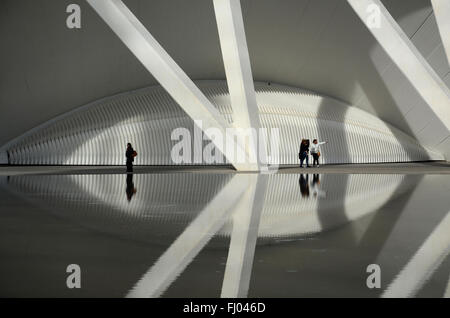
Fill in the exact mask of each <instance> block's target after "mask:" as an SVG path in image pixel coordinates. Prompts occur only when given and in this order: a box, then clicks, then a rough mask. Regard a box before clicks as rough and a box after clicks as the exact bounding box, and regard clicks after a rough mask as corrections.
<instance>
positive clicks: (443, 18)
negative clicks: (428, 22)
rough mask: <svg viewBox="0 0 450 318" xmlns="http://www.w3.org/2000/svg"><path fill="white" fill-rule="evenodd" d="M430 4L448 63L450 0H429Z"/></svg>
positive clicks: (449, 53) (449, 51)
mask: <svg viewBox="0 0 450 318" xmlns="http://www.w3.org/2000/svg"><path fill="white" fill-rule="evenodd" d="M431 4H432V5H433V11H434V16H435V17H436V22H437V25H438V28H439V33H440V34H441V39H442V44H443V45H444V49H445V52H446V53H447V61H448V63H449V65H450V1H449V0H431Z"/></svg>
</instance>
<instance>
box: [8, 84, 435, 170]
mask: <svg viewBox="0 0 450 318" xmlns="http://www.w3.org/2000/svg"><path fill="white" fill-rule="evenodd" d="M197 84H198V86H199V87H200V89H201V90H202V91H203V92H204V93H205V95H206V96H207V97H208V98H209V99H210V100H211V101H212V103H213V104H214V105H215V106H216V107H217V109H218V110H219V111H220V112H221V113H222V114H223V116H224V117H225V118H226V119H227V121H228V122H230V123H232V122H233V118H232V109H231V105H230V101H229V95H228V91H227V87H226V83H225V82H224V81H201V82H198V83H197ZM255 89H256V95H257V102H258V107H259V111H260V119H261V123H262V125H263V127H265V128H269V129H273V128H277V129H279V132H280V137H281V138H280V139H281V140H280V147H279V156H278V157H272V158H271V163H272V164H281V165H283V164H295V163H297V162H298V155H297V153H298V149H299V143H300V140H301V139H302V138H309V139H311V140H312V139H314V138H317V139H319V140H326V141H328V142H329V143H328V144H327V145H324V146H322V153H323V154H324V156H322V158H323V159H322V160H323V161H322V162H325V163H376V162H406V161H422V160H429V159H442V158H443V157H442V155H440V154H438V153H437V152H434V151H433V150H430V149H425V148H424V147H422V146H421V145H419V143H418V142H417V141H415V140H414V139H413V138H411V137H410V136H408V135H406V134H404V133H403V132H401V131H400V130H398V129H396V128H395V127H392V126H390V125H389V124H387V123H385V122H383V121H381V120H380V119H378V118H377V117H375V116H373V115H371V114H369V113H367V112H365V111H363V110H361V109H358V108H355V107H351V106H348V105H345V104H343V103H341V102H339V101H337V100H334V99H331V98H327V97H322V96H319V95H317V94H314V93H311V92H308V91H305V90H301V89H298V88H292V87H286V86H280V85H273V84H272V85H269V84H268V83H255ZM180 127H184V128H187V129H188V130H189V131H190V132H191V136H192V137H193V136H194V133H193V130H194V122H193V120H192V119H191V118H189V117H188V116H187V115H186V114H185V113H184V112H183V111H182V109H181V108H180V107H179V106H178V105H177V104H176V103H175V102H174V101H173V100H172V99H171V98H170V96H169V95H168V94H167V93H166V92H165V91H164V90H163V89H162V88H161V87H159V86H156V87H150V88H145V89H141V90H138V91H133V92H129V93H126V94H121V95H118V96H113V97H109V98H105V99H102V100H100V101H97V102H95V103H92V104H89V105H86V106H83V107H81V108H79V109H77V110H75V111H73V112H71V113H68V114H65V115H63V116H60V117H58V118H55V119H54V120H52V121H50V122H47V123H45V124H43V125H42V126H40V127H37V128H35V129H33V130H32V131H30V132H29V133H28V134H26V135H24V136H22V137H20V138H18V139H16V140H15V141H13V142H11V143H9V144H8V145H7V147H6V149H5V150H7V152H8V157H9V163H10V164H21V165H29V164H33V165H34V164H54V165H120V164H124V161H125V157H124V153H125V147H126V143H127V142H131V143H132V144H133V146H134V148H135V149H136V150H137V151H138V154H139V155H138V157H137V158H136V161H135V164H137V165H173V164H175V163H174V162H173V160H172V158H171V150H172V148H173V146H174V145H175V144H176V143H177V142H178V141H174V140H171V134H172V132H173V131H174V129H176V128H180ZM207 143H209V141H204V145H206V144H207ZM189 163H193V161H191V162H186V164H189Z"/></svg>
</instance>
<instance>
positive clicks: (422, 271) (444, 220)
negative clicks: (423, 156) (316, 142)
mask: <svg viewBox="0 0 450 318" xmlns="http://www.w3.org/2000/svg"><path fill="white" fill-rule="evenodd" d="M0 188H1V192H0V259H1V262H0V296H2V297H27V296H31V297H221V296H222V297H444V296H447V297H449V296H450V280H449V277H450V257H449V251H450V213H449V210H450V196H449V193H450V176H448V175H447V176H445V175H374V174H371V175H363V174H354V175H346V174H320V175H319V174H309V175H308V174H273V175H256V174H248V175H247V174H208V173H165V174H138V175H131V174H130V175H122V174H117V175H106V174H103V175H92V174H89V175H36V176H31V175H29V176H11V177H0ZM70 264H78V265H79V266H80V268H81V288H79V289H76V288H75V289H69V288H68V287H67V285H66V279H67V277H68V276H69V273H67V272H66V268H67V266H68V265H70ZM371 264H376V265H378V266H379V269H380V272H379V273H380V275H379V276H377V277H378V278H379V280H378V281H379V282H380V288H377V286H375V288H369V287H368V285H367V281H369V285H370V286H371V287H373V282H374V281H377V279H378V278H376V279H375V278H374V276H373V275H372V274H374V273H373V272H372V271H369V272H368V266H369V265H371ZM374 279H375V280H374ZM371 283H372V284H371Z"/></svg>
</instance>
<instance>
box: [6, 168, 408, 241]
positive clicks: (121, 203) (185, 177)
mask: <svg viewBox="0 0 450 318" xmlns="http://www.w3.org/2000/svg"><path fill="white" fill-rule="evenodd" d="M232 177H233V175H231V174H150V175H139V178H138V179H136V180H134V182H133V183H134V185H135V187H136V188H137V189H139V195H137V196H133V199H132V200H131V201H130V202H128V201H127V199H126V197H125V196H124V195H123V191H124V189H123V175H71V176H62V175H53V176H14V177H11V182H10V183H9V184H8V185H7V188H8V189H10V190H11V189H12V190H15V192H16V193H18V194H19V195H21V196H25V197H27V198H29V199H30V200H32V201H33V203H34V204H38V205H39V204H41V205H43V206H46V207H48V208H49V209H50V210H51V212H52V213H54V214H57V215H58V216H63V217H66V218H69V219H72V220H73V221H75V222H78V223H81V224H83V225H85V226H87V227H89V228H94V229H98V230H100V231H107V232H112V233H116V234H120V235H124V236H127V237H133V238H135V239H143V240H148V239H150V238H151V240H152V242H156V240H157V239H156V238H155V237H152V235H153V236H157V237H159V236H163V237H166V236H167V235H169V234H170V233H177V232H178V231H179V230H181V229H182V228H183V226H185V225H187V224H188V223H189V222H191V221H192V220H193V219H194V218H195V217H196V216H197V215H198V213H199V212H200V211H202V209H203V208H204V207H205V206H206V205H207V204H208V202H210V201H211V200H212V198H213V197H215V196H216V195H217V193H218V192H219V191H220V189H221V188H223V186H224V185H226V184H227V183H228V182H229V180H230V178H232ZM305 178H306V176H305ZM342 178H348V186H347V187H346V188H345V189H344V190H343V189H340V188H339V187H341V186H342V183H341V182H340V181H342ZM403 179H404V176H401V175H349V176H344V175H342V176H341V175H335V176H334V177H333V178H331V179H330V178H326V177H325V176H320V189H321V190H322V191H324V192H326V197H320V196H318V199H313V197H311V198H310V199H309V200H305V199H304V198H302V196H301V194H300V193H299V176H298V175H291V174H276V175H270V176H268V181H267V182H268V185H267V191H266V196H265V200H264V203H263V205H262V215H261V222H260V227H259V231H258V236H259V237H268V238H270V237H286V236H302V235H311V234H312V233H318V232H321V231H324V230H329V229H332V228H335V227H336V226H339V225H342V224H345V222H349V221H352V220H355V219H357V218H359V217H361V216H363V215H366V214H367V213H370V212H373V211H375V210H376V209H377V208H378V207H380V206H381V205H382V204H384V203H385V202H386V201H387V200H388V199H389V198H390V197H391V195H392V194H393V193H394V192H395V190H396V189H397V187H398V186H399V184H401V183H402V180H403ZM409 186H410V185H409V183H405V184H402V187H405V188H406V187H409ZM319 204H320V209H321V211H322V212H326V211H333V210H334V209H336V206H341V207H343V209H345V216H346V218H345V220H340V219H339V220H336V219H330V220H329V221H328V222H323V221H324V220H323V218H326V217H327V215H329V213H322V215H320V214H319V210H318V208H319ZM230 233H231V223H226V224H225V226H224V228H223V229H222V230H221V231H220V232H219V234H220V235H226V236H229V235H230ZM157 234H158V235H159V236H158V235H157Z"/></svg>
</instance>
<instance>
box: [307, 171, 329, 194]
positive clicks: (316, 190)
mask: <svg viewBox="0 0 450 318" xmlns="http://www.w3.org/2000/svg"><path fill="white" fill-rule="evenodd" d="M319 185H320V176H319V175H318V174H314V175H313V180H312V182H311V188H312V193H313V195H314V197H320V198H325V197H326V195H327V194H326V192H325V191H323V190H320V187H319Z"/></svg>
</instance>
